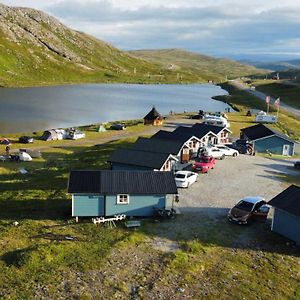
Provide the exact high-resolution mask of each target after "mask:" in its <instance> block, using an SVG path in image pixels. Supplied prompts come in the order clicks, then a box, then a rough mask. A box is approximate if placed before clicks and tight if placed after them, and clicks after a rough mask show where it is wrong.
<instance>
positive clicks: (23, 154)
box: [19, 152, 32, 161]
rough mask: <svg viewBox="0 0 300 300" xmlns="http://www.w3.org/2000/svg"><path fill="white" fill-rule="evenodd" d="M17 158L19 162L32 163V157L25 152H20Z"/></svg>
mask: <svg viewBox="0 0 300 300" xmlns="http://www.w3.org/2000/svg"><path fill="white" fill-rule="evenodd" d="M19 157H20V160H21V161H32V157H31V156H30V155H29V154H28V153H26V152H21V153H20V154H19Z"/></svg>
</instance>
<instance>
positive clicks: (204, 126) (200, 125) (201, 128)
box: [192, 123, 230, 136]
mask: <svg viewBox="0 0 300 300" xmlns="http://www.w3.org/2000/svg"><path fill="white" fill-rule="evenodd" d="M192 128H193V129H195V130H197V131H199V132H200V133H202V134H203V136H204V135H206V134H207V133H208V132H209V131H211V132H213V133H215V134H219V133H220V132H221V131H222V130H223V129H226V130H228V131H230V130H229V129H228V128H227V127H222V126H215V125H209V124H204V123H196V124H194V125H193V127H192Z"/></svg>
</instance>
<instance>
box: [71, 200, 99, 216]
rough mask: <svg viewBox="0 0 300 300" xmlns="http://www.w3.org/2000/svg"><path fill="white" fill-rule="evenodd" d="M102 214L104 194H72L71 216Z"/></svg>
mask: <svg viewBox="0 0 300 300" xmlns="http://www.w3.org/2000/svg"><path fill="white" fill-rule="evenodd" d="M103 215H104V196H100V195H73V201H72V216H73V217H95V216H103Z"/></svg>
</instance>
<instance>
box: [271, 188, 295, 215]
mask: <svg viewBox="0 0 300 300" xmlns="http://www.w3.org/2000/svg"><path fill="white" fill-rule="evenodd" d="M268 204H270V205H272V206H274V207H275V208H279V209H282V210H284V211H287V212H288V213H290V214H292V215H295V216H297V217H300V187H299V186H296V185H291V186H289V187H288V188H287V189H286V190H284V191H283V192H281V193H280V194H278V195H277V196H276V197H274V198H273V199H272V200H270V201H269V202H268Z"/></svg>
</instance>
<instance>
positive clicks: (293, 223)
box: [268, 185, 300, 244]
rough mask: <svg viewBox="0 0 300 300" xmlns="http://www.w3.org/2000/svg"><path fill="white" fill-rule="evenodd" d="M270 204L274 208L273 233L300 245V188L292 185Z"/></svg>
mask: <svg viewBox="0 0 300 300" xmlns="http://www.w3.org/2000/svg"><path fill="white" fill-rule="evenodd" d="M268 204H269V205H271V206H273V208H274V214H273V219H272V227H271V229H272V231H274V232H277V233H279V234H281V235H282V236H285V237H286V238H288V239H290V240H292V241H294V242H296V243H298V244H300V187H299V186H296V185H291V186H290V187H288V188H287V189H286V190H284V191H283V192H281V193H280V194H278V195H277V196H276V197H274V198H273V199H272V200H270V201H269V203H268Z"/></svg>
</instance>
